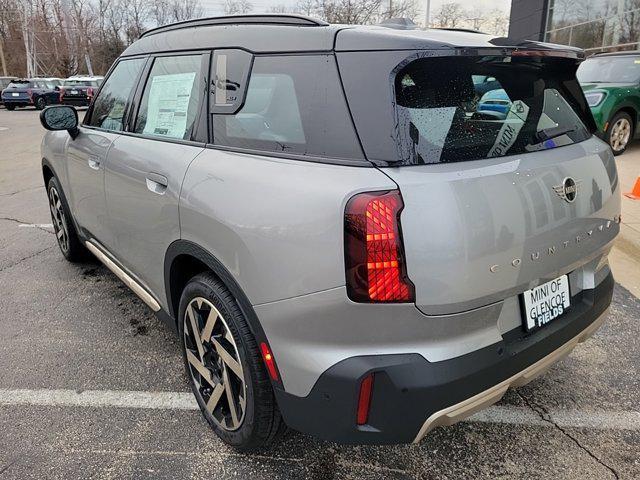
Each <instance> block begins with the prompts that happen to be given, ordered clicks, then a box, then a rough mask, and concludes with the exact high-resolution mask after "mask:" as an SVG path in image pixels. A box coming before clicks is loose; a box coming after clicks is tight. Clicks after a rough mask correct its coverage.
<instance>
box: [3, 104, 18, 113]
mask: <svg viewBox="0 0 640 480" xmlns="http://www.w3.org/2000/svg"><path fill="white" fill-rule="evenodd" d="M4 108H6V109H7V110H9V111H10V112H13V111H14V110H15V109H16V106H15V105H5V106H4Z"/></svg>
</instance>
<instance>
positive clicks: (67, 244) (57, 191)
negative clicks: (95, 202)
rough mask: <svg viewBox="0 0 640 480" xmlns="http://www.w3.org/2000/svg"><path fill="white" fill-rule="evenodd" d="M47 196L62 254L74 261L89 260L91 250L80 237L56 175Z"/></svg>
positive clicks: (49, 184)
mask: <svg viewBox="0 0 640 480" xmlns="http://www.w3.org/2000/svg"><path fill="white" fill-rule="evenodd" d="M47 197H48V200H49V211H50V212H51V222H52V223H53V230H54V233H55V235H56V241H57V242H58V247H60V251H61V252H62V255H64V258H66V259H67V260H69V261H70V262H73V263H77V262H82V261H85V260H87V259H88V257H89V251H88V250H87V249H86V248H85V246H84V245H83V244H82V242H81V241H80V238H79V237H78V233H77V231H76V227H75V225H74V223H73V220H72V217H71V213H70V211H69V206H68V205H67V202H66V201H65V198H64V196H63V195H62V188H61V187H60V183H59V182H58V180H57V179H56V177H51V179H49V182H48V183H47Z"/></svg>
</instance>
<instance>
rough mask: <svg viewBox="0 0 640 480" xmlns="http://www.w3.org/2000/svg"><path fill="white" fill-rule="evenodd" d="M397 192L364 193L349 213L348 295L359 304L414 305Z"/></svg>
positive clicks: (359, 195) (346, 228)
mask: <svg viewBox="0 0 640 480" xmlns="http://www.w3.org/2000/svg"><path fill="white" fill-rule="evenodd" d="M403 207H404V205H403V203H402V197H401V196H400V192H399V191H397V190H393V191H389V192H367V193H361V194H358V195H356V196H354V197H353V198H351V199H350V200H349V202H348V203H347V207H346V211H345V266H346V274H347V294H348V295H349V298H350V299H351V300H353V301H356V302H412V301H413V300H414V298H415V295H414V287H413V284H412V283H411V281H410V280H409V278H408V277H407V273H406V272H407V269H406V265H405V259H404V251H403V246H402V236H401V230H400V212H401V211H402V208H403Z"/></svg>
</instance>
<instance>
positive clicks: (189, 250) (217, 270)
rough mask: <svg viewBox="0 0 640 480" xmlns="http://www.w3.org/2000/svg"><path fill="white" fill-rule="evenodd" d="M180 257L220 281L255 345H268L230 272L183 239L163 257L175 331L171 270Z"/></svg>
mask: <svg viewBox="0 0 640 480" xmlns="http://www.w3.org/2000/svg"><path fill="white" fill-rule="evenodd" d="M180 255H187V256H190V257H193V258H195V259H196V260H198V261H200V262H202V263H203V264H204V265H206V266H207V267H208V268H209V269H210V270H211V272H213V273H214V274H215V275H216V276H217V277H218V278H219V279H220V281H221V282H222V283H223V284H224V285H225V287H227V288H228V289H229V291H230V292H231V294H232V295H233V297H234V298H235V300H236V301H237V302H238V306H239V307H240V311H241V312H242V314H243V315H244V317H245V318H246V319H247V324H248V325H249V329H250V330H251V333H252V334H253V336H254V337H255V339H256V343H257V344H258V345H259V344H260V343H261V342H267V344H268V339H267V336H266V334H265V332H264V330H263V329H262V325H261V324H260V321H259V320H258V315H257V314H256V312H255V310H254V309H253V306H252V305H251V302H250V301H249V298H248V297H247V296H246V294H245V293H244V291H243V290H242V288H241V287H240V285H239V284H238V282H237V281H236V279H235V278H234V277H233V275H232V274H231V272H229V270H228V269H227V268H226V267H225V266H224V265H223V264H222V262H220V260H218V259H217V258H216V257H215V256H214V255H212V254H211V253H209V252H208V251H207V250H206V249H205V248H203V247H201V246H200V245H198V244H197V243H194V242H191V241H189V240H183V239H180V240H176V241H174V242H173V243H172V244H171V245H169V248H167V252H166V254H165V257H164V285H165V294H166V297H167V305H168V307H169V312H168V314H169V315H170V316H171V318H172V319H173V321H174V322H175V328H176V331H177V330H178V325H177V322H178V312H177V308H178V305H176V304H175V302H174V301H173V295H172V291H173V290H172V287H173V285H172V283H171V277H172V275H171V274H172V272H171V268H172V265H173V263H174V260H175V259H176V258H177V257H179V256H180ZM270 380H271V384H272V385H273V387H274V388H275V389H279V390H281V389H282V385H281V383H280V382H279V381H278V382H275V381H273V379H271V378H270Z"/></svg>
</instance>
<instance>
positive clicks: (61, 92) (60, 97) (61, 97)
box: [59, 88, 64, 103]
mask: <svg viewBox="0 0 640 480" xmlns="http://www.w3.org/2000/svg"><path fill="white" fill-rule="evenodd" d="M63 98H64V88H61V89H60V93H59V100H60V103H62V99H63Z"/></svg>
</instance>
